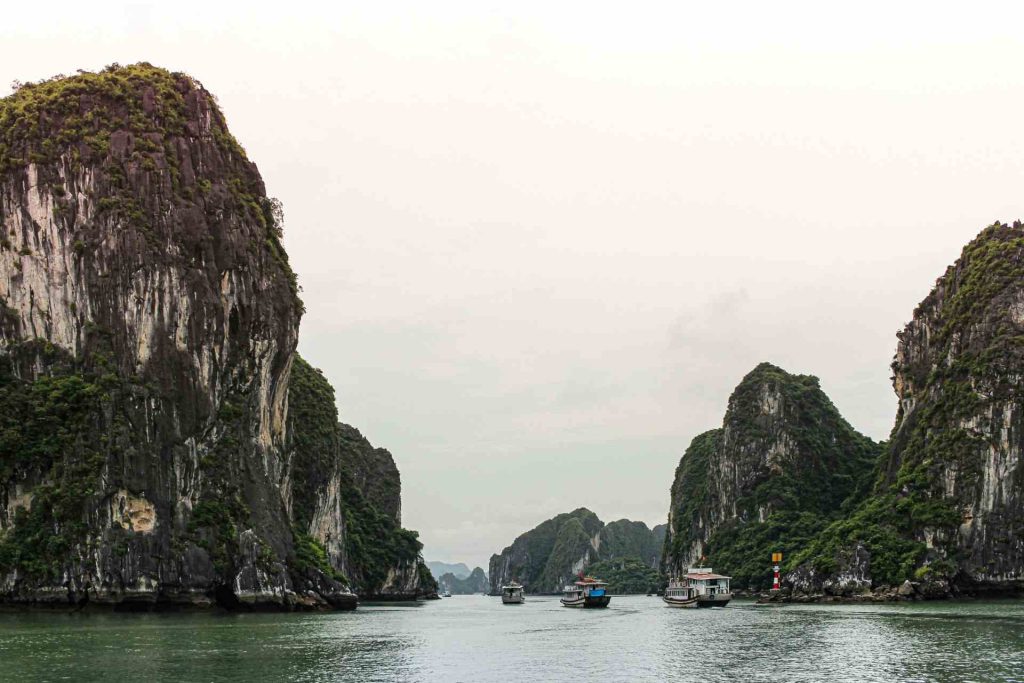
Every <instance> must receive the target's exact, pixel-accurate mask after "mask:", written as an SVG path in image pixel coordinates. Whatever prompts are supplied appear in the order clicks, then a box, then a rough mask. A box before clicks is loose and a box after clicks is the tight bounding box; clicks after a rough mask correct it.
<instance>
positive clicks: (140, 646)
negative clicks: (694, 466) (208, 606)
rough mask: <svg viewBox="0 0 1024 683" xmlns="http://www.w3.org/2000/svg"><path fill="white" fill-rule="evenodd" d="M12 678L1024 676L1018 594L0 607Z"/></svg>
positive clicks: (2, 668) (1, 665) (0, 654)
mask: <svg viewBox="0 0 1024 683" xmlns="http://www.w3.org/2000/svg"><path fill="white" fill-rule="evenodd" d="M0 680H4V681H105V682H108V683H113V682H114V681H138V682H140V683H141V682H145V681H262V680H277V681H284V680H287V681H325V682H327V681H359V682H360V683H362V682H364V681H443V682H455V681H528V682H531V683H532V682H541V681H544V682H547V681H705V682H713V681H773V682H777V681H1024V603H1021V602H963V603H928V604H912V605H877V606H876V605H869V606H863V605H840V606H834V605H833V606H817V605H810V606H802V605H789V606H785V607H757V606H755V605H753V604H752V603H750V602H743V601H739V602H734V603H733V604H731V605H730V606H729V607H726V608H724V609H715V610H680V609H671V608H668V607H664V606H663V605H662V603H661V601H660V600H659V599H657V598H653V597H651V598H648V597H615V598H613V599H612V604H611V607H609V608H608V609H605V610H575V609H566V608H563V607H561V606H559V604H558V601H557V599H555V598H539V597H535V598H530V599H528V602H527V603H526V604H524V605H520V606H503V605H502V604H501V602H500V600H498V599H497V598H486V597H483V596H456V597H453V598H448V599H445V600H440V601H434V602H430V603H425V604H421V605H418V606H412V605H408V606H396V605H363V606H361V607H360V608H359V610H358V611H356V612H347V613H336V614H124V615H121V614H52V613H50V614H45V613H29V614H0Z"/></svg>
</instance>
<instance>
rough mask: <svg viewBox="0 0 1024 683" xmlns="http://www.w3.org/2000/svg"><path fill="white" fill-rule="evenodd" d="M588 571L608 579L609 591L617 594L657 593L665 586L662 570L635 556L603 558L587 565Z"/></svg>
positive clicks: (605, 579)
mask: <svg viewBox="0 0 1024 683" xmlns="http://www.w3.org/2000/svg"><path fill="white" fill-rule="evenodd" d="M587 573H588V574H590V575H592V576H596V577H599V578H600V579H601V580H603V581H607V582H608V590H609V592H611V593H614V594H616V595H630V594H636V593H641V594H647V593H656V592H658V591H660V590H661V589H662V588H664V586H665V579H664V578H663V577H662V575H661V572H659V571H658V570H657V569H655V568H653V567H651V566H650V565H648V564H645V563H643V562H641V561H640V560H638V559H637V558H635V557H628V558H622V559H616V560H601V561H600V562H595V563H594V564H592V565H590V566H589V567H587Z"/></svg>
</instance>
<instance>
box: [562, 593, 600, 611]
mask: <svg viewBox="0 0 1024 683" xmlns="http://www.w3.org/2000/svg"><path fill="white" fill-rule="evenodd" d="M611 601H612V596H610V595H598V596H596V597H589V596H588V597H585V598H573V599H566V598H562V599H561V603H562V607H584V608H588V607H589V608H596V607H607V606H608V603H609V602H611Z"/></svg>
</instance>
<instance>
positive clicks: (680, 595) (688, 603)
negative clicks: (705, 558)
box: [662, 567, 732, 607]
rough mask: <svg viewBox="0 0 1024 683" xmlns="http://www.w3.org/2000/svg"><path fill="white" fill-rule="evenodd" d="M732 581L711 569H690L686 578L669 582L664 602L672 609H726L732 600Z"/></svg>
mask: <svg viewBox="0 0 1024 683" xmlns="http://www.w3.org/2000/svg"><path fill="white" fill-rule="evenodd" d="M730 579H732V577H731V576H723V575H722V574H716V573H715V570H713V569H712V568H711V567H690V569H689V570H688V571H687V572H686V575H685V576H683V577H681V578H673V579H671V580H670V581H669V582H668V588H667V589H665V595H664V596H663V597H662V600H664V601H665V604H667V605H669V606H670V607H725V606H726V605H728V604H729V601H730V600H732V593H731V592H730V590H729V580H730Z"/></svg>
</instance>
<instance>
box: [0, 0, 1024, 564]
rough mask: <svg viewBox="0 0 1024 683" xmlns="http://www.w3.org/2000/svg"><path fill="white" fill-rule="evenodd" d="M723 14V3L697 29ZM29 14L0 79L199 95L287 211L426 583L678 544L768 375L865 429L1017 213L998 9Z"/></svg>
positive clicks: (310, 332) (349, 389) (317, 318)
mask: <svg viewBox="0 0 1024 683" xmlns="http://www.w3.org/2000/svg"><path fill="white" fill-rule="evenodd" d="M710 5H714V6H710ZM626 7H627V5H626V4H624V3H620V4H617V5H616V4H602V3H548V2H545V3H537V2H519V3H493V2H492V3H482V2H472V3H469V2H464V3H456V2H441V1H438V2H432V3H406V2H402V3H349V2H340V3H330V4H327V3H324V4H318V3H304V2H289V3H279V2H278V3H273V4H268V3H248V4H246V5H245V6H244V7H243V6H241V5H239V6H237V7H236V6H235V3H231V4H230V6H224V5H218V4H216V3H211V2H204V3H197V2H193V1H191V0H185V1H183V2H177V3H144V2H134V3H116V2H102V1H98V2H93V3H69V2H56V3H47V4H45V5H44V4H41V3H35V4H28V3H18V4H17V6H6V7H5V8H4V19H3V24H2V25H0V83H4V84H6V83H9V82H11V81H13V80H15V79H18V80H21V81H31V80H38V79H41V78H46V77H49V76H51V75H53V74H56V73H68V74H70V73H74V71H75V70H76V69H78V68H82V69H87V70H96V69H99V68H102V67H103V66H104V65H106V64H108V63H111V62H115V61H116V62H120V63H122V64H127V63H133V62H137V61H149V62H152V63H154V64H156V65H159V66H163V67H166V68H169V69H172V70H181V71H187V72H189V73H190V74H192V75H193V76H195V77H196V78H198V79H199V80H200V81H202V82H203V83H204V85H205V86H206V87H207V88H209V89H210V90H211V91H212V92H213V93H214V94H215V95H216V96H217V97H218V99H219V102H220V104H221V107H222V108H223V110H224V112H225V114H226V116H227V118H228V122H229V125H230V127H231V130H232V132H233V133H234V134H235V135H236V137H237V138H238V139H239V140H240V141H241V142H242V144H243V145H244V146H245V147H246V149H247V151H248V153H249V155H250V157H251V158H252V159H253V160H254V161H255V162H256V163H257V164H258V165H259V168H260V171H261V172H262V174H263V176H264V179H265V180H266V184H267V189H268V193H269V194H271V195H272V196H276V197H279V198H280V199H281V200H282V201H283V202H284V206H285V210H286V217H287V227H286V237H285V242H286V246H287V248H288V252H289V254H290V257H291V260H292V264H293V266H294V268H295V270H296V271H297V272H298V273H299V278H300V283H301V285H302V286H303V288H304V293H303V300H304V301H305V303H306V306H307V309H308V311H307V313H306V315H305V317H304V319H303V323H302V333H301V342H300V350H301V352H302V353H303V355H304V356H305V357H306V358H307V359H308V360H309V361H310V362H311V363H313V364H314V365H316V366H318V367H320V368H322V369H323V370H324V372H325V374H326V375H327V377H328V378H329V379H330V380H331V382H332V383H333V384H334V386H335V388H336V390H337V395H338V407H339V410H340V413H341V417H342V419H343V420H344V421H345V422H347V423H350V424H352V425H355V426H356V427H358V428H359V429H360V430H361V431H362V432H363V433H364V434H365V435H366V436H367V437H368V438H369V439H370V440H371V441H373V442H374V444H376V445H378V446H383V447H386V448H388V449H389V450H391V451H392V452H393V453H394V455H395V459H396V461H397V463H398V466H399V468H400V470H401V472H402V483H403V521H404V523H405V525H406V526H408V527H410V528H413V529H417V530H419V531H420V533H421V537H422V539H423V541H424V543H425V544H426V548H425V555H426V556H427V558H428V559H432V560H443V561H449V562H465V563H466V564H467V565H469V566H470V567H474V566H477V565H480V566H483V567H484V568H485V569H486V568H487V564H486V563H487V559H488V557H489V556H490V554H491V553H492V552H497V551H499V550H500V549H501V548H502V547H504V546H505V545H507V544H508V543H510V542H511V541H512V540H513V538H514V537H515V536H516V535H518V534H519V533H521V532H523V531H525V530H527V529H529V528H532V527H533V526H534V525H536V524H537V523H539V522H541V521H542V520H544V519H547V518H549V517H551V516H553V515H554V514H557V513H559V512H565V511H569V510H572V509H574V508H576V507H580V506H586V507H588V508H590V509H592V510H593V511H594V512H596V513H597V514H598V515H599V516H600V517H601V518H602V519H603V520H605V521H611V520H613V519H618V518H621V517H628V518H631V519H640V520H643V521H645V522H647V523H648V524H649V525H654V524H657V523H662V522H664V521H665V517H666V513H667V506H668V489H669V486H670V484H671V481H672V476H673V472H674V470H675V467H676V465H677V463H678V460H679V456H680V455H681V454H682V452H683V450H684V449H685V448H686V446H687V444H688V443H689V441H690V439H691V438H692V437H693V436H695V435H696V434H698V433H700V432H702V431H705V430H707V429H710V428H713V427H716V426H719V424H720V422H721V419H722V415H723V413H724V411H725V406H726V400H727V398H728V396H729V393H730V392H731V390H732V389H733V387H734V386H735V385H736V384H737V383H738V382H739V380H740V379H741V378H742V376H743V375H744V374H746V373H747V372H748V371H749V370H750V369H751V368H753V367H754V365H756V364H757V363H758V362H760V361H763V360H767V361H771V362H773V363H775V364H778V365H780V366H782V367H783V368H785V369H786V370H789V371H790V372H798V373H808V374H814V375H817V376H819V377H820V378H821V382H822V386H823V388H824V389H825V391H826V392H827V393H828V395H829V396H830V397H831V398H832V400H833V401H834V402H835V403H836V405H837V406H838V408H839V409H840V411H841V412H842V414H843V415H844V416H845V417H846V418H847V419H848V420H849V421H850V422H851V423H852V424H853V425H854V426H855V427H856V428H858V429H860V430H861V431H863V432H864V433H866V434H868V435H870V436H872V437H874V438H876V439H880V438H885V437H886V436H887V434H888V432H889V429H890V427H891V425H892V420H893V417H894V415H895V410H896V400H895V397H894V395H893V392H892V388H891V386H890V383H889V367H888V366H889V363H890V361H891V359H892V354H893V351H894V348H895V343H896V339H895V332H896V331H897V330H898V329H900V328H901V327H902V326H903V324H904V323H905V322H906V321H907V320H909V318H910V316H911V313H912V311H913V308H914V306H915V305H916V304H917V303H918V302H919V301H920V300H921V299H922V298H923V297H924V296H925V295H926V294H927V293H928V291H929V290H930V288H931V286H932V284H933V282H934V280H935V278H937V277H938V276H939V275H941V274H942V272H943V270H944V269H945V267H946V266H947V265H948V264H950V263H952V262H953V260H954V259H955V258H956V257H957V255H958V254H959V251H960V249H961V247H962V246H963V245H964V244H965V243H966V242H968V241H969V240H970V239H972V238H973V237H974V236H975V235H976V234H977V233H978V231H980V230H981V229H982V228H983V227H984V226H985V225H987V224H989V223H991V222H992V221H993V220H996V219H1001V220H1005V221H1012V220H1014V219H1016V218H1018V217H1021V216H1024V210H1022V209H1024V207H1022V203H1024V202H1022V197H1021V171H1022V163H1024V139H1022V135H1021V123H1020V111H1021V107H1020V105H1021V104H1022V94H1024V70H1022V69H1020V61H1021V55H1022V54H1024V50H1022V47H1024V45H1022V38H1021V36H1020V30H1019V27H1020V26H1022V25H1024V23H1022V16H1021V14H1022V10H1021V8H1020V6H1019V5H1017V4H1015V3H984V2H981V3H971V4H970V5H969V6H968V5H964V4H959V3H924V2H905V3H898V4H897V3H880V2H864V3H858V4H849V5H843V6H836V5H834V4H832V3H818V2H777V3H729V4H726V3H718V4H713V3H700V4H695V3H681V2H680V3H645V2H639V3H630V4H629V5H628V11H627V10H626Z"/></svg>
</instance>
